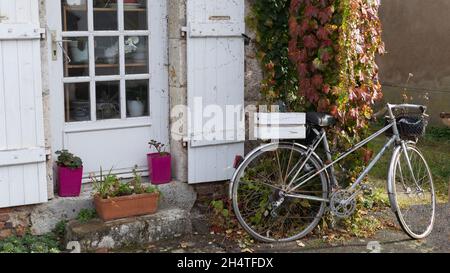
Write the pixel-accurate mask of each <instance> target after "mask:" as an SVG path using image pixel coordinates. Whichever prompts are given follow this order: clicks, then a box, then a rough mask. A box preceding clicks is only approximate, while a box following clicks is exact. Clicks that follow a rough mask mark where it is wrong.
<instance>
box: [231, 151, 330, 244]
mask: <svg viewBox="0 0 450 273" xmlns="http://www.w3.org/2000/svg"><path fill="white" fill-rule="evenodd" d="M305 154H306V148H304V147H302V146H299V145H295V144H288V143H283V144H278V143H273V144H268V145H265V146H262V147H260V148H258V149H256V150H255V151H254V152H253V153H252V155H251V156H250V157H249V158H247V159H246V160H245V161H244V162H243V163H242V164H241V166H240V167H239V168H238V170H237V173H236V175H235V176H234V180H233V181H232V183H233V184H232V185H233V187H232V199H233V200H232V201H233V209H234V212H235V214H236V217H237V219H238V221H239V223H240V224H241V226H242V227H243V228H244V229H245V230H246V231H247V232H248V233H249V234H250V235H252V236H253V237H254V238H255V239H257V240H259V241H263V242H287V241H293V240H297V239H299V238H301V237H303V236H305V235H307V234H308V233H309V232H311V231H312V230H313V229H314V228H315V227H316V226H317V224H318V223H319V221H320V219H321V217H322V215H323V213H324V210H325V207H326V202H324V201H317V200H308V199H301V198H297V197H295V198H293V197H286V196H283V193H284V192H285V189H286V187H287V185H288V184H289V181H291V179H292V178H293V177H294V175H295V173H296V172H297V171H298V169H299V168H300V167H301V164H302V163H303V161H304V159H305ZM321 167H322V164H321V163H320V161H319V160H318V159H317V158H315V157H314V156H312V157H311V158H310V160H308V162H307V163H306V164H305V166H304V168H303V169H302V170H301V171H300V172H299V175H298V176H297V177H299V178H300V177H308V176H310V175H311V174H313V173H316V172H317V171H318V170H320V169H321ZM294 184H295V183H294ZM292 194H303V195H306V196H308V197H310V196H311V197H317V198H322V199H326V198H327V197H328V179H327V177H326V175H325V173H322V174H321V175H319V176H317V177H315V178H313V179H311V180H310V181H309V182H307V183H305V185H302V186H301V187H299V188H298V189H296V190H295V191H294V192H292Z"/></svg>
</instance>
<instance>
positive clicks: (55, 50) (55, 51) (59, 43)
mask: <svg viewBox="0 0 450 273" xmlns="http://www.w3.org/2000/svg"><path fill="white" fill-rule="evenodd" d="M50 33H51V34H50V35H51V37H52V60H53V61H57V60H58V47H59V48H61V50H62V52H63V55H64V60H65V62H67V63H70V62H71V61H72V60H71V59H70V57H69V54H67V52H66V49H65V48H64V47H63V46H62V43H68V42H72V41H71V40H64V39H58V35H57V32H56V30H52V31H51V32H50Z"/></svg>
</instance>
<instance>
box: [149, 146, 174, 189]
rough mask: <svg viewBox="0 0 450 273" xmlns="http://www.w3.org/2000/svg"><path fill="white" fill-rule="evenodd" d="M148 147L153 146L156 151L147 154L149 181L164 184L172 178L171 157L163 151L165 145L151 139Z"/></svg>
mask: <svg viewBox="0 0 450 273" xmlns="http://www.w3.org/2000/svg"><path fill="white" fill-rule="evenodd" d="M148 144H149V145H150V148H152V147H154V148H155V149H156V151H157V152H156V153H150V154H147V161H148V170H149V177H150V181H151V182H152V184H154V185H160V184H166V183H169V182H170V181H171V180H172V158H171V156H170V154H169V153H167V152H166V151H165V145H164V144H162V143H160V142H158V141H156V140H151V141H150V142H149V143H148Z"/></svg>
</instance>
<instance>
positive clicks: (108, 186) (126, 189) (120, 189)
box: [91, 169, 160, 199]
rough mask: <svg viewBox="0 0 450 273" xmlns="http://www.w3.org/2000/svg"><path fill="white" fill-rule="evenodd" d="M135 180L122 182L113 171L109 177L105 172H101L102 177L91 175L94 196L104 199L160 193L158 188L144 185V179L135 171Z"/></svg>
mask: <svg viewBox="0 0 450 273" xmlns="http://www.w3.org/2000/svg"><path fill="white" fill-rule="evenodd" d="M133 175H134V178H133V179H132V180H130V181H128V182H122V181H121V180H120V179H119V178H118V177H117V176H116V175H114V174H112V173H111V170H110V171H109V173H108V174H107V175H103V171H102V170H100V176H98V177H97V176H94V175H91V181H92V182H93V185H94V195H96V196H99V197H100V198H102V199H108V198H113V197H119V196H129V195H133V194H143V193H159V194H160V191H159V189H158V188H157V187H155V186H153V185H148V186H145V185H143V184H142V177H141V175H140V174H139V173H138V172H137V170H136V169H135V170H133Z"/></svg>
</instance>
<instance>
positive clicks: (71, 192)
mask: <svg viewBox="0 0 450 273" xmlns="http://www.w3.org/2000/svg"><path fill="white" fill-rule="evenodd" d="M58 178H59V191H58V194H59V196H61V197H76V196H80V192H81V180H82V178H83V167H81V168H78V169H71V168H66V167H61V166H59V167H58Z"/></svg>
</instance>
